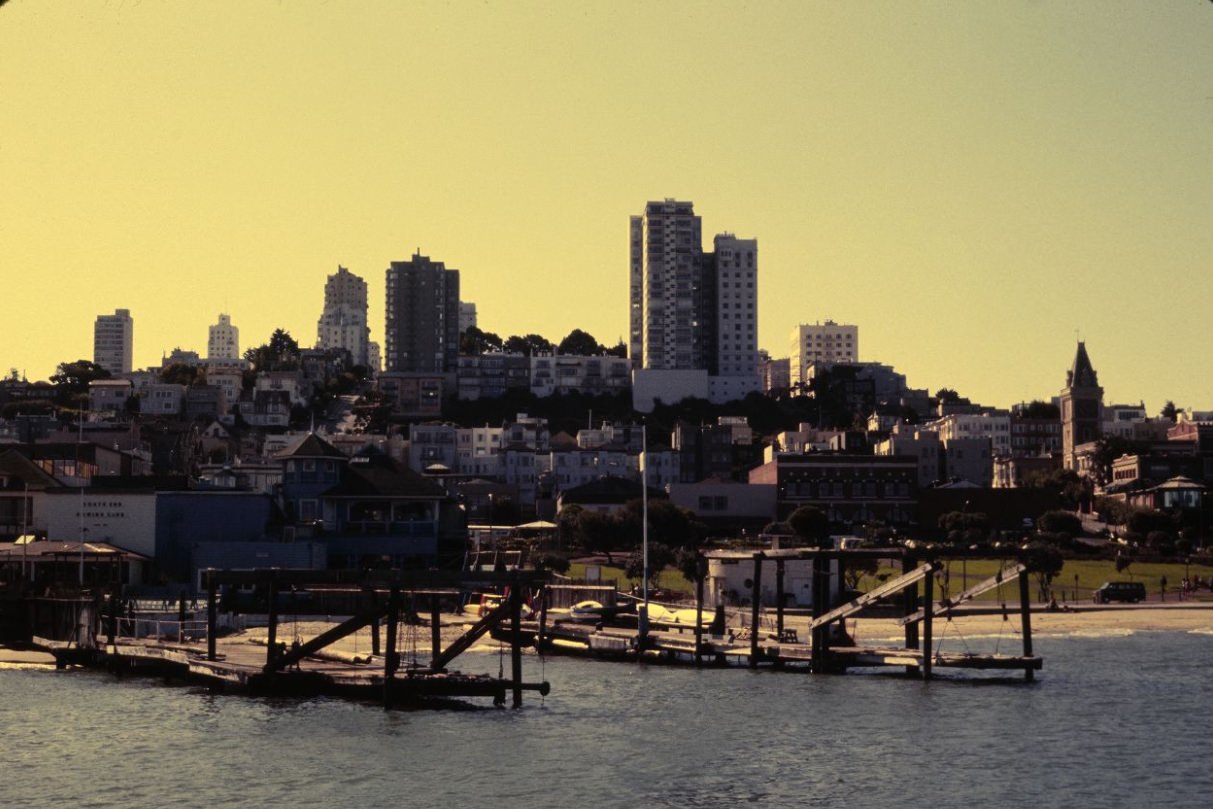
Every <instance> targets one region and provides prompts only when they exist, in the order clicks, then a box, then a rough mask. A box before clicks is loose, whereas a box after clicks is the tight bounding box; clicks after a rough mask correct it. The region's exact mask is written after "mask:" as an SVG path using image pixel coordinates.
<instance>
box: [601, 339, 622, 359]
mask: <svg viewBox="0 0 1213 809" xmlns="http://www.w3.org/2000/svg"><path fill="white" fill-rule="evenodd" d="M603 353H604V354H608V355H610V356H612V357H619V358H620V359H627V356H628V346H627V343H625V342H623V340H620V341H619V342H618V343H616V344H615V345H613V346H611V347H610V348H608V349H605V350H604V351H603Z"/></svg>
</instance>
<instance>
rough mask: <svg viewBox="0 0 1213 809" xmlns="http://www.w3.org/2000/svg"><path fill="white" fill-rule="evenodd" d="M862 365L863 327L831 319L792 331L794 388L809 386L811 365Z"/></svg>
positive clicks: (790, 363)
mask: <svg viewBox="0 0 1213 809" xmlns="http://www.w3.org/2000/svg"><path fill="white" fill-rule="evenodd" d="M857 362H859V327H858V326H850V325H845V324H839V323H835V322H834V321H833V320H827V321H826V322H825V323H822V322H820V321H818V322H817V323H813V324H809V323H802V324H800V325H799V326H797V327H795V328H794V329H792V334H791V336H790V338H789V342H788V366H789V373H790V375H791V384H792V385H807V384H808V383H809V380H810V378H811V377H810V376H809V366H810V365H814V364H816V365H817V366H818V367H822V368H828V367H830V366H832V365H835V364H846V365H854V364H855V363H857Z"/></svg>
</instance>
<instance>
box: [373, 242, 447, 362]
mask: <svg viewBox="0 0 1213 809" xmlns="http://www.w3.org/2000/svg"><path fill="white" fill-rule="evenodd" d="M385 323H386V326H385V335H384V362H385V363H386V365H387V370H388V371H389V372H391V371H409V372H421V373H447V372H454V371H455V369H456V368H457V367H458V364H459V271H458V270H448V269H447V268H446V266H445V265H444V264H443V263H442V262H441V261H431V260H430V259H429V257H428V256H423V255H421V253H420V252H418V253H416V254H414V255H413V257H412V258H411V259H410V260H408V261H393V262H392V263H391V266H389V267H388V269H387V317H386V319H385Z"/></svg>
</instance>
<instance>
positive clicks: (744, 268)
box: [628, 199, 761, 409]
mask: <svg viewBox="0 0 1213 809" xmlns="http://www.w3.org/2000/svg"><path fill="white" fill-rule="evenodd" d="M630 236H631V239H630V258H631V261H630V275H629V307H630V329H629V349H628V350H629V358H630V359H631V361H632V367H633V369H635V370H636V371H645V372H648V373H650V374H651V373H652V372H658V371H678V372H686V371H703V372H706V377H707V378H706V380H705V382H706V384H707V394H708V398H709V399H710V400H711V401H713V402H727V401H731V400H734V399H740V398H743V397H744V396H745V395H746V394H748V393H751V392H753V391H757V390H759V389H760V388H761V379H760V377H759V373H758V344H757V335H758V302H757V301H758V296H757V293H758V289H757V288H758V280H757V278H758V242H757V241H756V240H754V239H738V238H736V237H735V236H733V235H731V234H728V233H722V234H720V235H718V236H716V237H715V239H714V240H713V250H714V252H712V253H707V254H705V253H704V252H703V245H702V236H703V229H702V224H701V222H700V218H699V217H698V216H696V215H695V212H694V206H693V204H692V203H690V202H679V201H676V200H673V199H667V200H665V201H663V202H649V203H648V204H647V205H646V206H645V211H644V214H643V215H641V216H633V217H632V219H631V229H630ZM682 382H686V383H689V384H691V385H692V386H693V387H694V391H693V392H688V393H686V394H684V395H681V396H679V395H676V393H675V394H673V395H674V398H672V399H667V400H666V401H678V400H679V399H682V398H684V397H685V396H686V395H697V394H698V388H699V385H700V383H699V381H698V380H697V379H690V378H687V379H684V378H681V377H677V376H674V377H668V378H666V379H664V380H663V381H661V382H659V383H658V382H653V381H652V380H649V381H646V382H640V383H637V382H635V380H634V384H638V385H639V387H640V388H641V390H642V391H644V390H646V389H647V390H650V391H651V390H655V389H659V388H677V385H678V384H679V383H682ZM642 399H644V402H642V403H647V404H648V406H649V407H651V398H646V397H642ZM638 409H643V408H638Z"/></svg>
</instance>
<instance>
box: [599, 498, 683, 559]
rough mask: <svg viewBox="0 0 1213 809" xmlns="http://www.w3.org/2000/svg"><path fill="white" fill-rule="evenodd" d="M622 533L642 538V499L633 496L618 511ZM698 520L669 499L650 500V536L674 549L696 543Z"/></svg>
mask: <svg viewBox="0 0 1213 809" xmlns="http://www.w3.org/2000/svg"><path fill="white" fill-rule="evenodd" d="M617 517H618V519H619V524H620V528H621V529H622V533H623V535H624V536H630V537H642V536H643V532H644V501H643V500H641V499H640V498H634V499H632V500H629V501H628V502H627V503H625V504H624V506H623V508H621V509H620V510H619V511H618V512H617ZM698 527H699V523H697V522H696V521H695V520H694V515H693V514H691V512H689V511H687V510H686V509H684V508H679V507H678V506H676V505H674V504H673V503H671V502H670V501H669V500H658V499H652V500H649V536H650V537H659V538H660V539H661V541H662V542H663V543H664V544H666V545H669V546H671V547H675V548H683V547H692V548H694V547H697V546H698V545H699V538H700V537H699V531H698Z"/></svg>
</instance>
